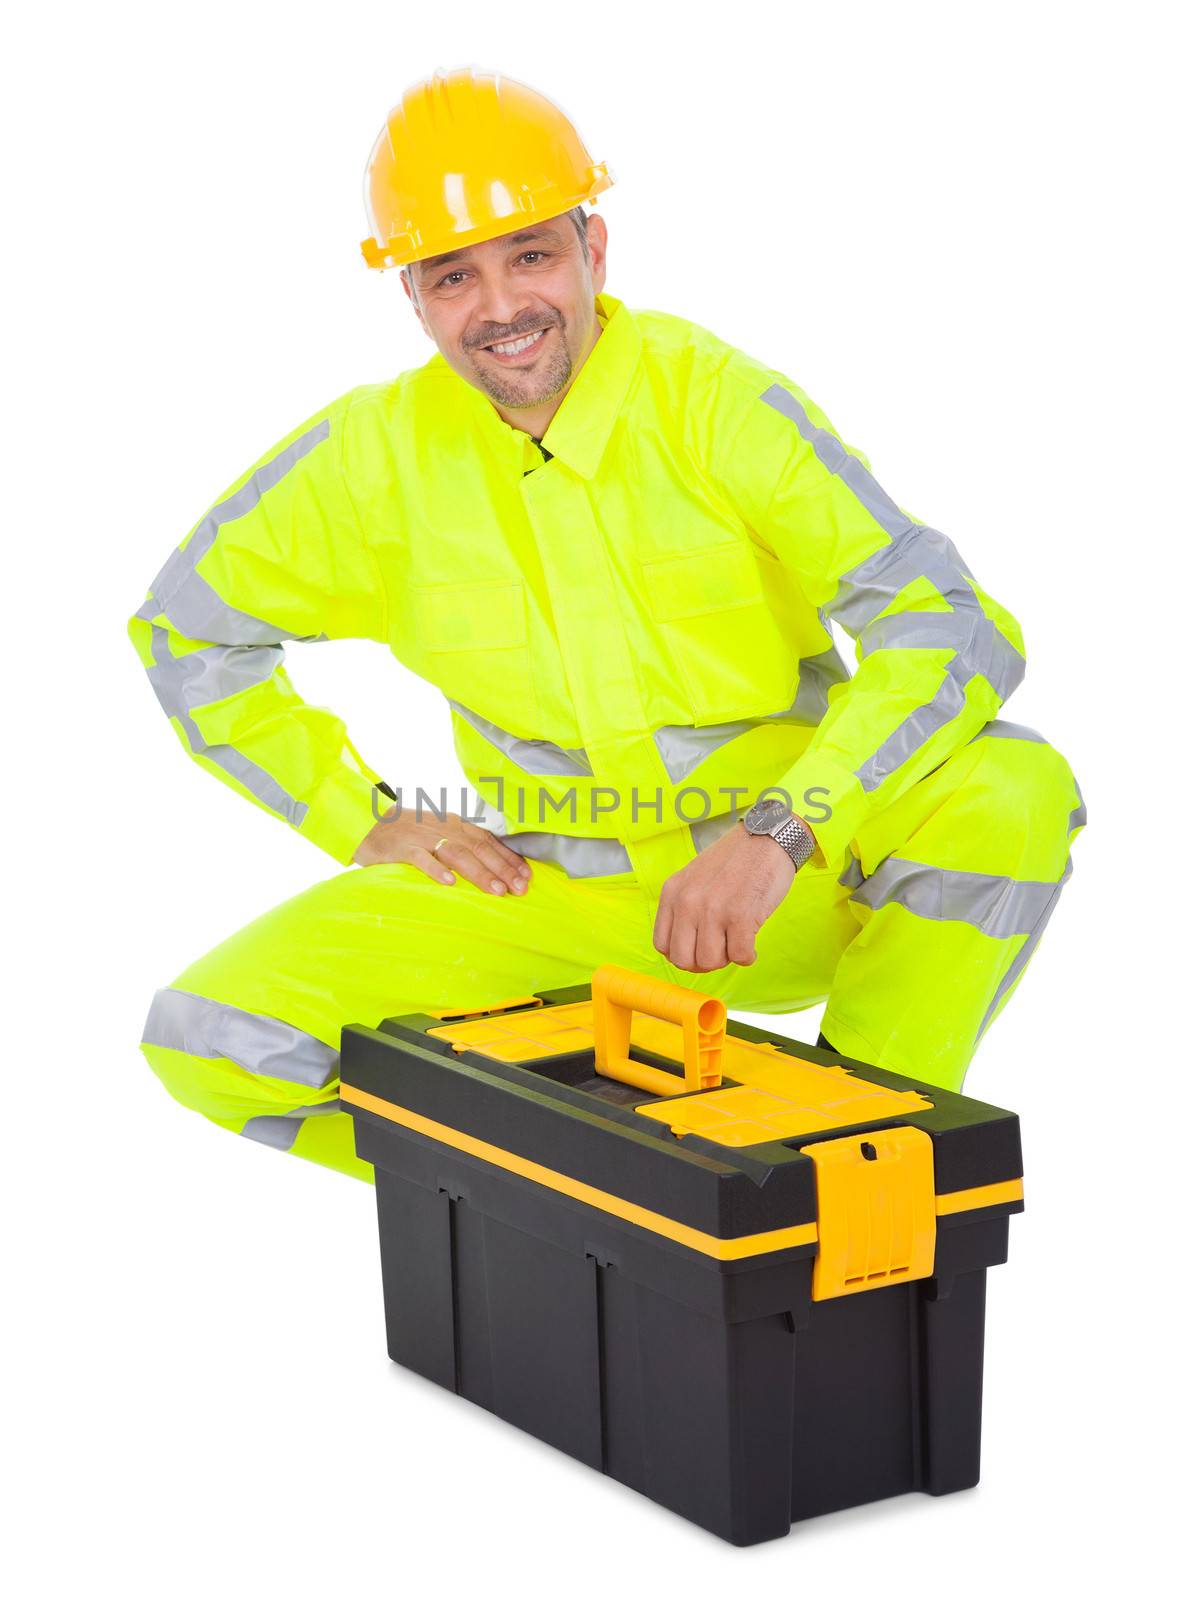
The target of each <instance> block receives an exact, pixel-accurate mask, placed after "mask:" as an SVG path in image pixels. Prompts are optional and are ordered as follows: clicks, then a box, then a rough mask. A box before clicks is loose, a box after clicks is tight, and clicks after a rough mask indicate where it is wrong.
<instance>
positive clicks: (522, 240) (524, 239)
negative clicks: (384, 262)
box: [416, 228, 556, 272]
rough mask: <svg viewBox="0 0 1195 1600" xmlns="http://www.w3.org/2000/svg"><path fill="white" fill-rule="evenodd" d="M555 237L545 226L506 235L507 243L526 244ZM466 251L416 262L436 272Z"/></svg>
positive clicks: (454, 251)
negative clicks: (546, 230) (530, 241)
mask: <svg viewBox="0 0 1195 1600" xmlns="http://www.w3.org/2000/svg"><path fill="white" fill-rule="evenodd" d="M555 237H556V235H555V234H552V233H547V232H545V230H544V229H543V228H527V229H525V230H524V231H523V232H522V233H511V234H507V235H505V239H506V242H507V244H526V243H528V241H529V240H532V239H548V240H553V239H555ZM487 242H488V241H487ZM465 253H466V252H465V250H464V249H460V250H449V251H446V252H445V254H444V255H442V256H428V258H427V260H426V261H420V262H418V263H416V264H417V265H418V266H420V267H422V268H424V269H425V270H426V271H427V272H435V271H437V270H438V269H439V268H440V267H442V266H443V265H444V264H445V262H448V261H459V260H460V259H461V257H462V256H463V255H465Z"/></svg>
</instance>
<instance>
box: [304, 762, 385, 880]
mask: <svg viewBox="0 0 1195 1600" xmlns="http://www.w3.org/2000/svg"><path fill="white" fill-rule="evenodd" d="M390 804H391V802H390V801H389V800H387V799H386V797H385V795H383V794H381V793H379V791H378V790H377V789H376V788H375V787H374V785H373V784H372V783H371V782H370V780H369V779H368V778H367V777H365V776H364V775H363V774H362V773H360V772H354V771H353V770H352V768H351V767H347V766H343V765H342V766H338V767H335V768H333V770H332V771H331V772H330V773H329V774H328V776H327V777H326V778H325V779H324V781H323V783H321V784H320V786H319V788H318V789H317V790H316V791H315V794H314V796H313V797H312V799H311V800H309V801H308V804H307V815H306V816H305V817H304V818H303V820H302V822H301V823H300V824H299V829H298V831H299V832H300V833H301V834H302V835H303V837H304V838H305V839H310V840H311V842H312V844H316V845H318V846H319V847H320V849H321V850H326V851H327V853H328V854H329V855H330V856H331V857H332V858H333V860H334V861H339V862H340V864H341V866H345V867H349V866H352V864H353V852H354V851H355V850H356V849H357V846H358V845H359V844H360V843H361V841H362V839H364V837H365V835H366V834H367V833H368V832H369V830H370V829H371V828H372V827H373V825H374V823H375V822H377V821H378V819H379V817H381V816H382V814H383V813H384V812H386V811H388V810H389V809H390Z"/></svg>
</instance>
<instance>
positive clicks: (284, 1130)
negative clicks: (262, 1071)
mask: <svg viewBox="0 0 1195 1600" xmlns="http://www.w3.org/2000/svg"><path fill="white" fill-rule="evenodd" d="M339 1110H340V1102H339V1100H325V1101H323V1102H322V1103H321V1104H320V1105H318V1106H299V1107H298V1108H297V1110H295V1111H283V1112H281V1113H276V1114H271V1115H269V1116H263V1117H250V1118H249V1120H248V1122H247V1123H246V1124H245V1126H244V1127H243V1128H242V1129H241V1132H242V1134H244V1136H245V1138H246V1139H256V1140H257V1142H258V1144H268V1145H270V1146H271V1147H272V1148H273V1149H275V1150H290V1149H291V1148H292V1147H293V1145H294V1142H295V1140H296V1139H297V1138H298V1136H299V1129H300V1128H301V1127H302V1126H303V1124H304V1123H305V1122H306V1121H307V1118H308V1117H327V1116H332V1115H334V1114H335V1113H336V1112H338V1111H339Z"/></svg>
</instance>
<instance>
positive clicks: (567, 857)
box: [501, 833, 632, 878]
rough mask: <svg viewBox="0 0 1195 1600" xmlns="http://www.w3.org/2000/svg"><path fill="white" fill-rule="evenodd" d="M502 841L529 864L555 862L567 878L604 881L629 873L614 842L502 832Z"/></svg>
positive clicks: (623, 850) (627, 860) (623, 851)
mask: <svg viewBox="0 0 1195 1600" xmlns="http://www.w3.org/2000/svg"><path fill="white" fill-rule="evenodd" d="M501 838H502V843H503V844H506V845H509V846H510V848H511V849H512V850H514V851H515V852H516V854H518V855H521V856H525V857H526V858H527V859H528V860H530V861H554V862H555V863H556V865H557V866H558V867H563V868H564V870H565V872H566V873H567V874H568V876H569V877H570V878H607V877H610V876H612V875H613V874H614V873H616V872H630V871H631V870H632V868H631V858H630V856H629V855H628V854H627V852H626V847H625V846H624V845H623V844H622V843H620V841H619V840H617V839H582V838H576V837H574V836H572V835H571V834H565V833H504V834H502V836H501Z"/></svg>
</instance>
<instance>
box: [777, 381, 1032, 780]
mask: <svg viewBox="0 0 1195 1600" xmlns="http://www.w3.org/2000/svg"><path fill="white" fill-rule="evenodd" d="M761 398H762V399H763V401H764V402H765V403H766V404H767V405H770V406H772V407H773V409H774V410H776V411H779V412H780V413H781V414H782V415H783V416H786V417H788V418H789V419H790V421H792V422H794V423H795V424H796V427H797V431H798V432H799V433H800V435H801V437H802V438H803V439H805V440H806V441H807V442H808V443H809V444H811V445H812V447H813V451H814V454H815V455H816V456H817V458H818V460H819V461H820V462H821V463H822V465H823V466H824V467H825V468H826V469H827V471H829V472H832V473H834V474H835V475H836V476H837V477H839V478H840V479H841V480H842V482H843V483H845V484H846V486H847V487H848V488H849V489H850V490H851V492H852V493H853V494H854V495H855V497H856V499H857V500H859V502H860V503H861V504H862V505H863V507H864V508H865V509H866V510H867V511H868V512H869V513H870V514H871V515H872V516H873V517H874V518H875V520H876V521H877V522H878V523H879V525H880V527H881V528H883V530H884V532H885V533H887V535H888V537H889V543H888V544H887V545H885V546H883V547H882V548H881V549H879V550H876V551H874V552H873V553H872V554H871V555H870V556H867V557H865V558H864V560H862V561H861V562H859V564H858V565H857V566H855V567H853V568H852V569H851V570H850V571H848V572H845V573H843V574H842V576H841V577H840V579H839V583H838V589H837V592H836V593H835V596H834V598H833V600H831V601H829V602H828V603H827V604H826V605H825V607H824V608H823V609H824V610H825V611H826V612H828V613H829V615H830V616H832V617H833V618H835V619H836V620H837V621H838V622H840V623H841V624H842V625H843V627H844V628H846V629H847V631H848V632H849V633H851V634H853V635H855V637H857V638H860V642H861V647H862V649H863V651H864V654H866V653H867V652H868V650H869V649H870V648H880V647H882V645H883V644H884V643H885V642H886V641H890V642H891V643H892V645H893V646H894V647H896V648H900V647H901V646H902V644H903V643H907V642H911V641H910V634H909V633H908V632H906V634H905V636H904V639H903V640H902V639H901V638H900V626H899V619H898V618H896V617H894V618H885V619H880V612H882V611H885V610H886V609H887V608H888V606H890V605H891V604H892V602H893V600H894V599H895V598H896V596H897V595H898V594H900V593H901V591H902V590H904V589H906V588H907V587H908V585H909V584H910V583H912V582H914V581H915V580H916V579H918V578H925V579H927V580H928V581H929V582H930V583H932V584H933V586H934V587H935V589H937V591H938V593H939V594H940V595H942V597H943V598H944V599H945V600H947V601H948V602H949V603H950V605H951V607H952V608H953V610H952V611H951V612H950V613H937V612H917V613H914V614H910V615H915V616H916V619H917V625H918V626H919V627H920V629H921V637H922V640H923V643H928V642H929V640H930V638H931V637H934V631H935V630H937V631H938V634H939V635H945V633H946V632H947V631H949V628H950V625H949V624H947V623H946V622H941V623H939V622H935V621H934V620H932V619H934V618H935V617H950V618H952V619H953V630H954V632H953V637H952V638H951V639H949V640H947V639H946V638H945V637H942V636H939V637H934V643H935V647H939V648H941V647H949V648H952V649H954V650H955V651H956V654H955V655H954V657H953V658H952V660H951V662H950V664H949V666H948V667H947V668H946V676H945V678H944V679H943V682H942V684H941V685H940V687H939V688H938V690H937V692H936V693H935V694H934V696H933V698H932V699H931V700H930V701H929V703H928V704H927V705H924V706H919V707H918V708H917V710H916V711H914V712H912V713H911V714H910V715H909V716H908V717H906V718H905V720H904V722H902V723H901V725H900V727H899V728H897V729H896V730H895V731H894V733H892V734H891V735H890V736H889V737H888V739H886V740H885V741H884V744H883V745H882V746H881V747H880V749H879V750H878V751H876V753H875V754H874V755H873V756H871V757H870V758H869V759H868V760H867V761H865V762H864V764H863V766H862V767H860V768H859V770H858V772H857V773H856V774H855V776H856V777H857V778H858V779H859V782H860V783H861V785H862V786H863V788H864V790H866V791H868V792H870V791H871V790H873V789H875V788H878V787H879V785H880V784H881V783H882V782H883V781H884V779H885V778H887V777H888V776H889V775H890V774H891V773H893V772H894V771H896V769H897V768H898V767H900V766H901V765H903V764H904V762H906V761H908V760H909V758H910V757H911V756H912V755H914V754H915V753H916V751H917V750H918V749H920V748H921V746H922V745H923V744H925V742H926V741H927V740H928V739H930V738H932V736H933V735H934V734H935V733H937V732H938V730H939V729H941V728H943V727H945V726H946V725H947V724H948V723H949V722H951V721H952V720H953V719H954V718H955V717H956V716H957V715H958V714H959V712H960V711H961V710H962V709H963V707H964V705H965V703H966V702H965V690H966V686H967V684H968V683H969V682H970V680H971V679H972V678H973V677H975V676H977V675H978V676H982V677H984V678H985V679H986V680H987V681H988V682H989V683H990V684H991V686H992V688H993V690H994V691H995V693H996V694H997V695H998V696H999V697H1000V699H1001V700H1006V699H1007V698H1008V696H1009V695H1010V694H1011V693H1012V692H1013V690H1014V689H1015V688H1016V687H1017V685H1018V684H1019V683H1020V681H1021V679H1022V678H1023V676H1024V673H1025V659H1024V657H1023V656H1022V655H1021V654H1020V652H1019V651H1018V650H1017V649H1015V647H1014V646H1013V645H1012V644H1011V643H1010V642H1009V640H1007V639H1006V638H1005V637H1004V635H1003V634H1002V633H1000V631H999V629H998V628H997V627H996V625H995V623H994V622H993V621H992V620H991V618H990V617H988V616H986V615H985V613H984V610H983V607H982V606H981V605H980V603H979V599H978V597H977V595H976V594H975V591H974V589H973V588H972V587H971V585H970V584H969V583H968V582H967V579H968V578H970V577H971V570H970V568H969V567H968V566H967V565H966V563H965V562H964V561H963V559H962V557H961V556H960V555H959V553H958V551H957V550H956V549H955V547H954V545H953V544H952V542H951V541H950V540H949V539H948V538H947V537H946V535H945V534H943V533H940V532H939V531H938V530H937V529H936V528H929V527H926V526H924V525H923V524H921V523H915V522H913V521H912V519H911V518H909V517H908V516H906V515H905V513H904V512H903V511H902V510H901V509H900V507H899V506H898V505H897V504H896V503H895V501H893V500H892V499H891V498H890V497H889V496H888V495H887V494H886V493H885V491H884V490H883V489H881V488H880V486H879V484H878V483H877V482H876V481H875V479H874V478H873V477H872V475H871V473H870V472H869V471H868V470H867V468H866V467H865V466H864V465H863V463H862V462H861V461H859V460H858V459H857V458H856V457H855V456H853V455H851V454H850V452H849V451H848V450H847V449H846V447H845V446H844V445H843V444H842V443H841V441H840V440H838V439H836V438H835V437H834V435H833V434H832V433H830V432H829V431H828V430H827V429H825V428H819V427H816V426H815V424H814V423H813V421H812V419H811V418H810V416H809V414H808V413H807V412H806V410H805V408H804V406H803V405H802V404H801V402H800V401H799V400H798V399H797V398H796V396H795V395H793V394H791V393H790V392H789V391H788V390H787V389H786V388H784V386H783V385H782V384H778V383H774V384H772V385H771V387H770V388H768V389H767V390H765V392H764V393H763V395H762V396H761ZM877 626H878V627H879V632H878V634H877V635H876V637H877V638H878V640H879V643H878V644H876V645H871V644H869V640H868V637H867V630H868V629H869V627H871V628H873V629H874V628H876V627H877ZM905 627H906V629H910V628H911V627H912V624H911V623H906V624H905Z"/></svg>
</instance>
